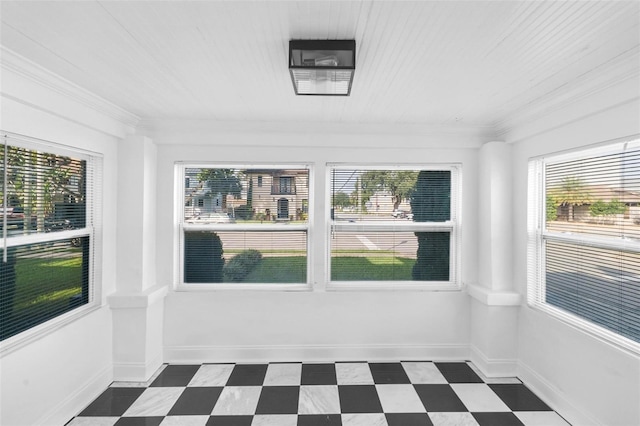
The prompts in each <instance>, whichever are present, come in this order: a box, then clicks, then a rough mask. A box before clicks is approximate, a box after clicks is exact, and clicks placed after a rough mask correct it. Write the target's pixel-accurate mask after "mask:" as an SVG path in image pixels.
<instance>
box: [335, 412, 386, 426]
mask: <svg viewBox="0 0 640 426" xmlns="http://www.w3.org/2000/svg"><path fill="white" fill-rule="evenodd" d="M342 426H389V424H388V423H387V419H386V418H385V416H384V414H381V413H375V414H343V415H342Z"/></svg>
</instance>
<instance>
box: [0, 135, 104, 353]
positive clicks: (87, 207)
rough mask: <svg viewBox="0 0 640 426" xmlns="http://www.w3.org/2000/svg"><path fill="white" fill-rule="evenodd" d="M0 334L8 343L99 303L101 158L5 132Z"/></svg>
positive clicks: (0, 207)
mask: <svg viewBox="0 0 640 426" xmlns="http://www.w3.org/2000/svg"><path fill="white" fill-rule="evenodd" d="M0 150H1V152H0V162H1V163H2V165H3V171H4V173H3V174H2V175H1V176H0V191H1V194H0V195H1V196H0V198H1V201H0V210H1V211H2V219H1V221H0V232H1V233H2V238H1V241H2V259H0V335H1V340H2V341H3V345H4V343H5V342H8V340H7V339H11V342H15V341H16V339H20V335H21V334H22V333H24V332H27V331H28V330H31V332H30V333H32V334H33V333H38V332H42V331H43V330H47V329H48V327H50V326H53V325H55V324H56V322H55V321H56V320H57V321H58V322H57V323H58V324H59V321H63V320H65V319H70V318H72V317H74V315H75V314H76V313H79V312H84V311H85V310H86V309H87V308H88V307H92V306H95V305H96V303H95V301H96V295H95V289H96V286H95V285H94V279H93V274H92V270H93V264H94V261H93V259H94V246H95V241H94V240H95V229H94V227H95V223H94V221H95V215H94V213H93V212H94V207H95V204H96V198H97V197H96V192H97V189H98V188H99V178H100V176H99V167H100V164H101V163H100V159H99V158H97V157H95V156H93V155H88V154H84V153H80V152H77V151H71V150H67V149H64V148H62V147H58V146H55V145H51V144H44V143H43V142H41V141H33V140H28V139H26V138H22V137H17V136H9V135H5V137H4V145H3V146H2V148H0Z"/></svg>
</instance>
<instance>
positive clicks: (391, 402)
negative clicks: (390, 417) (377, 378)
mask: <svg viewBox="0 0 640 426" xmlns="http://www.w3.org/2000/svg"><path fill="white" fill-rule="evenodd" d="M376 390H377V391H378V396H379V397H380V403H381V404H382V409H383V410H384V412H385V413H426V412H427V410H426V409H425V408H424V405H423V404H422V401H420V398H419V397H418V394H417V393H416V391H415V389H414V388H413V386H412V385H376Z"/></svg>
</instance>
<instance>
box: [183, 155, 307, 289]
mask: <svg viewBox="0 0 640 426" xmlns="http://www.w3.org/2000/svg"><path fill="white" fill-rule="evenodd" d="M188 168H224V169H252V168H253V169H261V170H263V169H267V170H270V169H273V170H280V169H300V170H302V169H305V170H307V172H308V185H309V189H308V193H309V194H308V198H307V199H308V200H309V203H313V201H312V200H313V197H314V194H313V193H314V187H313V185H314V179H313V167H312V166H311V165H310V164H309V163H299V162H291V163H255V162H249V163H235V162H234V163H226V162H194V161H176V162H175V163H174V182H175V183H176V187H175V191H174V192H175V197H174V199H175V203H174V205H175V210H174V224H175V235H174V239H175V242H176V244H175V246H176V247H177V249H176V250H174V255H175V259H174V264H175V268H174V271H175V274H174V280H173V283H174V284H173V288H174V290H176V291H185V292H189V291H227V290H231V291H239V290H256V291H309V290H311V289H312V282H313V281H312V280H313V276H314V275H313V270H312V266H313V261H312V251H313V249H312V247H313V244H312V234H313V217H312V212H311V211H310V212H309V213H308V218H307V223H306V224H304V225H303V224H293V225H292V224H271V225H265V224H215V223H211V224H188V223H186V222H185V218H184V197H185V185H184V182H185V171H186V169H188ZM262 177H263V175H259V176H258V178H260V181H263V184H262V186H259V187H261V188H262V187H264V180H263V179H262ZM180 182H183V184H182V185H180V184H179V183H180ZM272 184H273V183H272ZM269 190H270V192H271V188H269ZM185 231H212V232H218V231H227V232H271V231H280V232H281V231H286V232H300V231H304V232H306V236H307V238H306V240H307V241H306V250H307V256H306V262H307V266H306V269H307V274H306V281H305V282H304V283H275V284H274V283H185V282H184V263H185V262H184V235H185Z"/></svg>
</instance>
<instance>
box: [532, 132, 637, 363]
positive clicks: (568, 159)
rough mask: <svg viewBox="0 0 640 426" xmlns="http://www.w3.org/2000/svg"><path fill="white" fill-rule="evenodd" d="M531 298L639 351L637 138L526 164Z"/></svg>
mask: <svg viewBox="0 0 640 426" xmlns="http://www.w3.org/2000/svg"><path fill="white" fill-rule="evenodd" d="M529 188H530V190H529V191H530V192H529V222H528V226H529V260H528V268H529V278H528V281H529V282H528V288H529V291H528V300H529V304H530V305H532V306H533V307H536V308H538V309H541V310H544V311H545V312H548V313H550V314H552V315H554V316H556V317H558V318H560V319H562V320H564V321H567V322H570V323H571V324H574V325H577V326H579V327H580V328H581V329H583V330H585V331H587V332H589V333H592V334H595V335H597V336H599V337H602V338H605V339H607V340H609V341H613V342H615V343H618V344H620V345H622V346H624V347H627V348H631V349H633V350H635V351H640V140H638V139H629V140H624V141H619V142H615V143H611V144H606V145H603V146H599V147H594V148H592V149H587V150H581V151H577V152H570V153H566V154H559V155H554V156H548V157H545V158H537V159H534V160H532V161H531V162H530V164H529Z"/></svg>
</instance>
